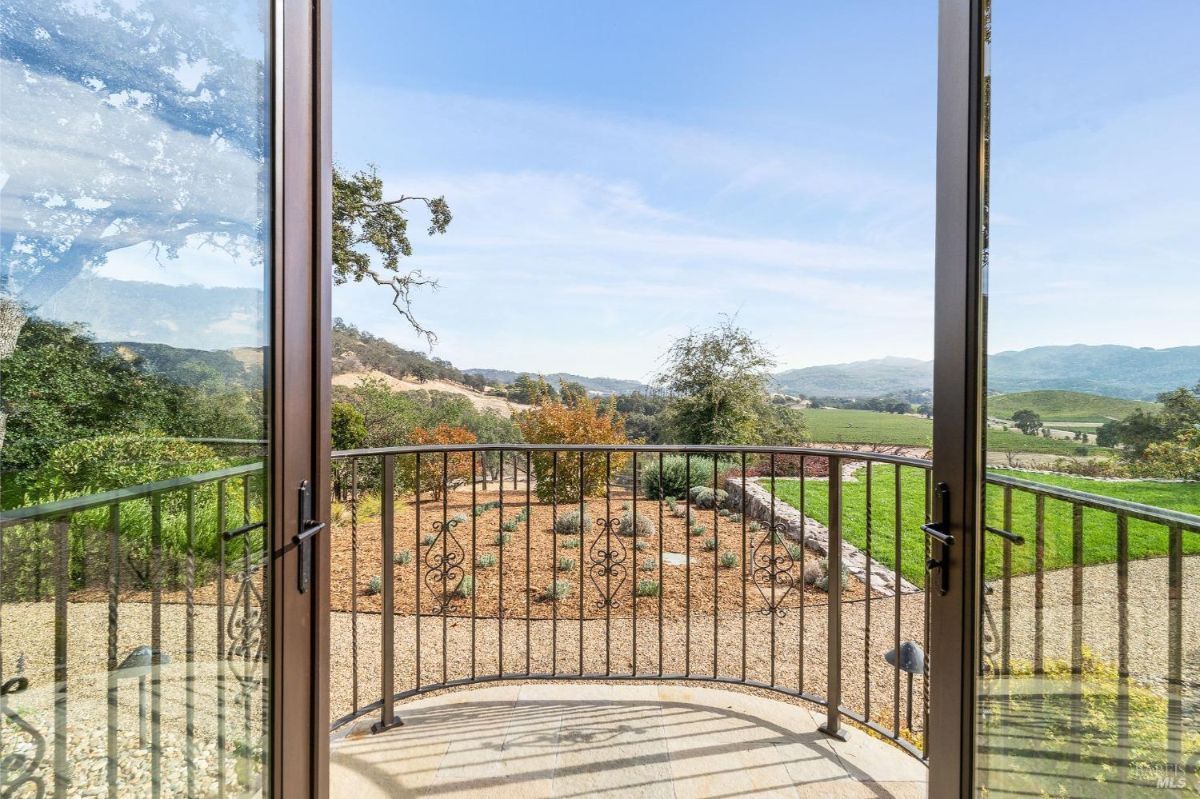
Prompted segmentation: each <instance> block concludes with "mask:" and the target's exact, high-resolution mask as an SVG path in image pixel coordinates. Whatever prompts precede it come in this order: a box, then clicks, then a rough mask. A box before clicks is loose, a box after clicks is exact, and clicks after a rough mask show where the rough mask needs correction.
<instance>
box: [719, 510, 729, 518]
mask: <svg viewBox="0 0 1200 799" xmlns="http://www.w3.org/2000/svg"><path fill="white" fill-rule="evenodd" d="M717 515H718V516H720V517H721V518H722V519H728V518H729V516H730V512H729V508H721V509H720V510H719V511H717Z"/></svg>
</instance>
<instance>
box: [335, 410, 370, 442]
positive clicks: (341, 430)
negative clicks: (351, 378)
mask: <svg viewBox="0 0 1200 799" xmlns="http://www.w3.org/2000/svg"><path fill="white" fill-rule="evenodd" d="M330 415H331V419H330V425H329V428H330V434H331V435H330V438H331V439H332V443H333V448H334V449H335V450H338V449H357V448H359V447H361V446H362V445H363V443H364V442H366V440H367V421H366V419H365V418H363V415H362V414H361V413H359V411H358V409H357V408H355V407H354V406H353V405H351V404H350V403H349V402H335V403H333V405H332V406H331V408H330Z"/></svg>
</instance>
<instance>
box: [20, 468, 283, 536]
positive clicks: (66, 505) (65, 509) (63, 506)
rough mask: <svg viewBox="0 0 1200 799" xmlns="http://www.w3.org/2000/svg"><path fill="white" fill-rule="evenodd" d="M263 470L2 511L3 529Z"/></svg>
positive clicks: (227, 470) (178, 480)
mask: <svg viewBox="0 0 1200 799" xmlns="http://www.w3.org/2000/svg"><path fill="white" fill-rule="evenodd" d="M262 468H263V463H262V462H261V461H259V462H256V463H244V464H242V465H240V466H229V467H226V468H224V469H216V470H214V471H211V472H202V473H200V474H191V475H186V476H184V477H172V478H170V479H168V480H158V481H157V482H153V483H144V484H142V485H136V486H129V487H127V488H116V489H113V490H111V491H102V492H100V493H98V494H88V495H86V496H82V497H69V498H67V499H60V500H56V501H54V502H46V503H43V504H41V505H30V506H29V507H27V508H13V509H12V510H6V511H0V529H3V528H5V527H11V526H12V525H15V524H24V523H27V522H36V521H45V520H47V519H61V518H64V517H67V516H70V515H72V514H75V513H79V512H80V511H85V510H91V509H92V508H102V507H104V506H106V505H114V504H117V503H119V502H127V501H128V500H131V499H139V498H141V497H148V496H152V495H153V494H161V493H163V492H164V491H173V490H175V489H179V488H187V487H188V486H195V485H201V484H203V483H211V482H214V481H216V480H222V479H228V478H230V477H240V476H242V475H244V474H250V473H252V472H259V471H262Z"/></svg>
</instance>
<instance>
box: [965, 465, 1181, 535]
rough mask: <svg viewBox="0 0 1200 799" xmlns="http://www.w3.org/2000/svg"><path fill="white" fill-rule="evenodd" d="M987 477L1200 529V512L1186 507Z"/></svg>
mask: <svg viewBox="0 0 1200 799" xmlns="http://www.w3.org/2000/svg"><path fill="white" fill-rule="evenodd" d="M987 481H988V482H989V483H991V484H993V485H1000V486H1009V487H1011V488H1017V489H1020V490H1021V491H1028V492H1029V493H1031V494H1040V495H1042V496H1044V497H1050V498H1051V499H1059V500H1062V501H1064V502H1071V503H1073V504H1076V505H1082V506H1083V507H1085V508H1093V509H1095V510H1102V511H1107V512H1109V513H1116V514H1119V515H1122V516H1128V517H1129V518H1131V519H1141V520H1143V521H1147V522H1154V523H1156V524H1161V525H1163V526H1165V527H1179V528H1182V529H1184V530H1189V531H1191V532H1200V516H1194V515H1192V514H1190V513H1184V512H1183V511H1177V510H1167V509H1166V508H1156V507H1155V506H1153V505H1143V504H1142V503H1140V502H1130V501H1129V500H1126V499H1117V498H1115V497H1106V496H1102V495H1100V494H1089V493H1088V492H1086V491H1078V490H1076V489H1073V488H1063V487H1061V486H1054V485H1047V484H1046V483H1038V482H1035V481H1033V480H1024V479H1022V478H1020V477H1011V476H1009V475H1006V474H989V475H988V476H987Z"/></svg>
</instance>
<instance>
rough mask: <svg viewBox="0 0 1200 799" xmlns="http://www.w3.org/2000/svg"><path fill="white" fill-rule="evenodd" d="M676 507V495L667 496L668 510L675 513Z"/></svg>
mask: <svg viewBox="0 0 1200 799" xmlns="http://www.w3.org/2000/svg"><path fill="white" fill-rule="evenodd" d="M675 507H676V505H675V498H674V497H667V510H669V511H671V513H674V512H675Z"/></svg>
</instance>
